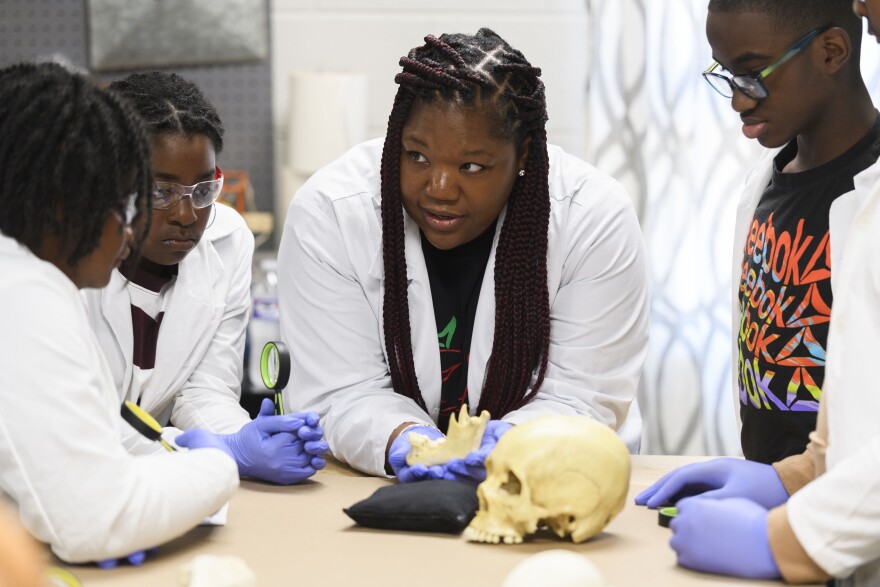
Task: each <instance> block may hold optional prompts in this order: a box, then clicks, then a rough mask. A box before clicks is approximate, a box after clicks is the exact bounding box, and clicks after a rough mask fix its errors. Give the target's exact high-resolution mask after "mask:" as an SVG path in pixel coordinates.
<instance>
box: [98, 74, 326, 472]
mask: <svg viewBox="0 0 880 587" xmlns="http://www.w3.org/2000/svg"><path fill="white" fill-rule="evenodd" d="M110 88H111V89H113V90H116V91H117V92H119V93H120V94H121V95H122V96H123V97H124V98H126V99H128V101H129V102H130V103H131V104H133V105H134V108H135V110H136V111H137V112H138V113H139V114H140V115H141V117H142V118H143V119H144V121H145V122H146V123H147V130H148V132H149V137H150V146H151V153H152V171H153V176H154V177H155V179H156V181H155V183H154V184H153V186H152V190H151V196H152V197H151V200H150V208H151V220H152V222H151V224H150V230H149V232H148V233H147V235H146V237H145V239H144V245H143V247H142V249H141V255H140V257H139V258H138V259H137V260H136V261H133V262H125V263H123V264H122V266H121V267H120V268H119V270H118V271H114V272H113V275H112V277H111V279H110V284H109V286H108V287H107V288H105V289H103V290H91V291H90V292H88V293H87V298H88V305H89V318H90V320H91V323H92V327H93V329H94V330H95V333H96V334H97V336H98V341H99V342H100V343H101V346H102V348H103V350H104V354H105V355H106V356H107V360H108V362H109V363H110V370H111V372H112V373H113V378H114V380H115V382H116V389H117V390H118V392H119V395H120V400H130V401H133V402H135V403H137V404H138V405H140V407H141V408H142V409H144V410H146V411H147V412H149V413H150V414H152V415H153V416H154V417H155V418H156V419H157V420H158V421H159V422H160V423H161V424H163V425H166V424H171V426H168V427H167V428H166V430H165V434H166V436H167V437H169V438H170V437H174V436H175V435H177V434H178V433H179V431H180V430H186V432H184V433H183V434H180V435H179V436H176V442H177V443H178V444H179V445H181V446H188V445H189V443H190V442H191V441H192V439H193V437H194V436H195V435H207V434H217V435H218V439H219V440H222V441H223V442H224V443H225V444H226V445H227V446H228V448H229V450H230V453H231V454H232V455H233V456H234V457H235V461H236V463H237V464H238V469H239V473H240V474H241V475H242V476H247V477H255V478H259V479H263V480H266V481H271V482H273V483H279V484H284V485H288V484H292V483H298V482H300V481H302V480H303V479H306V478H308V477H311V476H312V475H314V474H315V472H316V471H317V470H318V469H321V468H323V467H324V464H325V463H324V459H323V458H322V457H321V455H323V454H324V453H325V452H326V451H327V443H325V442H324V441H323V440H321V436H322V434H323V432H322V431H321V429H320V427H319V426H318V415H317V414H287V415H283V416H275V415H273V413H274V404H273V402H272V401H271V400H269V399H264V400H263V405H262V406H261V409H260V413H259V415H258V416H257V418H256V419H254V420H251V419H250V417H249V416H248V413H247V412H246V411H245V410H244V409H243V408H242V407H241V405H239V398H240V395H241V377H242V370H243V364H244V362H243V354H244V337H245V330H246V328H247V321H248V314H249V311H250V285H251V257H252V256H253V252H254V237H253V234H251V231H250V230H249V229H248V227H247V225H246V224H245V222H244V219H243V218H242V217H241V216H240V215H239V214H238V213H237V212H236V211H235V210H233V209H232V208H230V207H228V206H223V205H220V204H215V203H214V202H215V200H216V199H217V197H218V196H219V195H220V190H221V188H222V185H223V176H222V172H221V171H220V168H219V167H218V166H217V155H218V154H219V153H220V151H222V149H223V133H224V128H223V124H222V122H221V120H220V116H219V115H218V114H217V110H216V109H215V108H214V106H213V105H212V104H211V103H210V102H209V101H208V99H207V98H205V96H204V94H203V93H202V92H201V90H200V89H199V88H198V86H196V85H195V84H194V83H192V82H190V81H188V80H186V79H184V78H182V77H180V76H179V75H176V74H170V73H165V72H159V71H151V72H145V73H135V74H131V75H129V76H128V77H126V78H125V79H122V80H118V81H115V82H113V83H112V84H110Z"/></svg>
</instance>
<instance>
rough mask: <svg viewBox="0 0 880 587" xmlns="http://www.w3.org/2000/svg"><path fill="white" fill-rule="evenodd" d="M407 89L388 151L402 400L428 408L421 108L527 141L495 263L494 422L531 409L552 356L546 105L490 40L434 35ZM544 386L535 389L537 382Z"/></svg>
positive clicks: (392, 344) (395, 362)
mask: <svg viewBox="0 0 880 587" xmlns="http://www.w3.org/2000/svg"><path fill="white" fill-rule="evenodd" d="M400 65H401V66H402V67H403V71H402V72H401V73H398V74H397V76H396V77H395V78H394V81H395V82H397V83H398V84H399V85H400V87H399V88H398V90H397V95H396V97H395V98H394V106H393V108H392V110H391V115H390V116H389V118H388V131H387V134H386V136H385V146H384V150H383V152H382V169H381V176H382V250H383V259H384V266H385V297H384V300H383V321H384V333H385V348H386V353H387V355H388V360H389V370H390V373H391V380H392V384H393V386H394V389H395V391H397V392H398V393H400V394H402V395H405V396H407V397H409V398H411V399H413V400H414V401H415V402H416V403H417V404H418V405H420V406H421V407H422V408H423V409H424V408H425V402H424V399H423V398H422V395H421V391H420V389H419V384H418V380H417V379H416V375H415V366H414V363H413V356H412V337H411V333H410V322H409V302H408V296H407V279H406V257H405V254H404V237H403V205H402V200H401V195H400V154H401V132H402V130H403V127H404V125H405V124H406V122H407V120H408V118H409V114H410V111H411V109H412V106H413V104H414V102H415V101H417V100H418V101H421V102H426V103H435V102H437V101H443V102H453V103H455V104H458V105H464V106H473V107H481V106H483V105H488V106H490V110H491V111H494V112H495V113H497V125H496V127H497V130H498V132H499V133H500V134H501V135H502V136H504V137H507V138H510V139H511V140H512V141H515V142H516V144H517V146H518V147H519V146H521V145H522V141H523V140H524V139H525V138H526V137H529V138H530V139H531V143H530V145H529V153H528V158H527V160H526V164H525V171H526V173H525V175H524V176H523V177H518V178H517V179H516V182H515V184H514V187H513V190H512V191H511V194H510V196H509V198H508V201H507V213H506V216H505V218H504V223H503V225H502V227H501V233H500V236H499V240H498V247H497V251H496V256H495V306H496V310H495V330H494V339H493V343H492V354H491V356H490V358H489V363H488V366H487V370H486V379H485V383H484V385H483V390H482V394H481V397H480V405H479V406H478V410H483V409H486V410H488V411H489V412H490V413H491V414H492V417H493V418H500V417H501V416H503V415H504V414H506V413H507V412H510V411H512V410H515V409H517V408H518V407H521V406H522V405H524V404H525V403H527V402H528V401H529V400H530V399H531V398H532V397H533V396H534V395H535V394H536V393H537V392H538V390H539V388H540V387H541V383H542V382H543V380H544V373H545V371H546V369H547V357H548V352H549V347H550V303H549V295H548V292H547V230H548V226H549V220H550V195H549V180H548V174H549V160H548V155H547V132H546V129H545V123H546V121H547V104H546V100H545V96H544V84H543V82H541V80H540V79H539V76H540V75H541V70H540V69H538V68H536V67H532V65H531V64H530V63H529V62H528V61H527V60H526V58H525V57H524V56H523V54H522V53H520V52H519V51H517V50H516V49H514V48H512V47H511V46H510V45H509V44H507V42H505V41H504V39H502V38H501V37H499V36H498V35H497V34H495V33H494V32H493V31H491V30H489V29H487V28H483V29H480V30H479V32H477V34H476V35H462V34H448V35H442V36H441V37H440V38H439V39H438V38H436V37H434V36H432V35H429V36H427V37H425V45H423V46H420V47H416V48H414V49H412V50H411V51H410V52H409V55H408V56H407V57H402V58H401V59H400ZM536 370H537V378H536V380H535V383H534V385H532V386H531V390H529V385H530V384H531V380H532V376H533V373H534V372H535V371H536Z"/></svg>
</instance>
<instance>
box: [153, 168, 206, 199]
mask: <svg viewBox="0 0 880 587" xmlns="http://www.w3.org/2000/svg"><path fill="white" fill-rule="evenodd" d="M222 191H223V172H222V171H220V168H219V167H215V173H214V179H211V180H209V181H200V182H199V183H197V184H195V185H180V184H179V183H172V182H167V181H157V182H154V183H153V202H152V203H153V208H154V209H156V210H168V209H169V208H171V207H172V206H174V205H175V204H177V203H178V202H179V201H180V200H182V199H183V198H186V197H189V198H190V201H191V202H192V206H193V208H196V209H199V208H206V207H208V206H210V205H211V204H213V203H214V202H215V201H216V200H217V198H218V197H219V196H220V192H222Z"/></svg>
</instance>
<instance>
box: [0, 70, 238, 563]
mask: <svg viewBox="0 0 880 587" xmlns="http://www.w3.org/2000/svg"><path fill="white" fill-rule="evenodd" d="M0 129H2V132H0V274H2V275H3V280H2V281H0V305H2V307H3V308H5V309H6V311H5V312H4V314H3V326H2V328H0V374H2V375H0V376H2V382H0V498H2V497H3V496H4V494H5V496H8V497H9V498H10V499H11V501H12V502H13V503H14V504H15V506H16V507H17V509H18V513H19V516H20V518H21V520H22V522H23V525H24V526H25V528H26V529H27V530H28V531H29V532H30V533H31V534H33V535H34V536H35V537H36V538H37V539H39V540H40V541H42V542H46V543H48V544H50V545H51V547H52V550H53V551H54V552H55V554H57V555H58V556H59V557H60V558H62V559H64V560H66V561H70V562H87V561H95V560H102V559H107V558H109V557H119V556H124V555H128V554H130V553H132V552H135V551H141V550H142V549H145V548H149V547H153V546H156V545H157V544H160V543H163V542H166V541H168V540H170V539H172V538H175V537H177V536H179V535H181V534H183V533H184V532H186V531H188V530H189V529H191V528H193V527H194V526H195V525H196V524H198V523H199V522H200V521H201V520H202V519H204V518H205V516H207V515H210V514H211V513H212V512H214V511H216V510H217V509H218V508H219V507H220V506H221V505H223V503H224V502H226V501H227V500H228V499H229V498H230V496H231V495H232V493H233V492H234V491H235V489H236V488H237V486H238V475H237V472H236V467H235V463H234V461H233V460H232V458H230V455H229V454H228V449H227V448H225V447H224V446H222V443H220V442H217V441H216V440H215V439H212V438H210V437H204V438H199V439H198V441H197V442H193V443H191V444H190V448H204V449H205V450H191V451H188V452H179V453H174V454H171V453H166V452H164V451H163V452H161V453H160V454H155V455H151V456H149V457H145V456H134V455H133V454H132V452H135V453H137V452H146V451H149V450H150V449H151V445H152V443H150V442H149V441H148V440H146V439H145V438H143V437H141V436H140V435H139V434H138V433H137V432H135V430H134V429H133V428H131V427H130V426H129V425H128V424H125V423H124V422H123V421H122V419H121V418H120V416H119V398H118V396H117V392H116V388H115V386H114V384H113V377H112V375H111V373H110V369H109V367H108V365H107V362H106V360H105V359H104V356H103V353H102V352H101V348H100V345H99V344H98V341H97V340H96V338H95V335H94V333H93V332H92V330H91V329H90V328H89V322H88V318H87V316H86V311H85V308H84V306H83V303H82V299H81V297H80V294H79V290H80V289H82V288H100V287H104V286H105V285H107V282H108V281H109V280H110V275H111V273H112V272H113V271H114V269H115V267H117V266H118V265H119V264H120V263H121V262H123V260H125V259H126V256H128V255H129V252H130V251H131V250H132V249H134V251H133V252H132V254H131V256H133V257H136V256H137V249H138V247H139V246H140V243H141V241H142V240H143V234H144V233H145V232H147V231H148V230H149V227H150V219H149V215H148V214H147V206H148V198H149V193H150V186H151V183H152V174H151V173H150V167H149V143H148V141H147V135H146V133H145V131H144V128H143V125H142V123H141V121H140V119H139V117H138V116H137V114H136V113H135V112H134V110H133V109H132V108H131V107H130V106H129V105H128V104H127V103H126V102H125V101H124V100H122V99H121V98H120V97H119V96H118V95H117V94H116V93H115V92H112V91H109V90H104V89H100V88H98V87H97V86H96V85H95V84H94V83H93V82H91V81H90V80H88V79H87V78H85V77H83V76H81V75H77V74H72V73H70V72H68V71H66V70H65V69H64V68H62V67H60V66H58V65H54V64H41V65H32V64H21V65H14V66H11V67H8V68H5V69H0ZM126 447H131V448H132V452H129V451H127V450H126ZM132 560H133V561H139V560H143V553H142V552H141V553H140V554H139V556H138V557H136V558H133V559H132Z"/></svg>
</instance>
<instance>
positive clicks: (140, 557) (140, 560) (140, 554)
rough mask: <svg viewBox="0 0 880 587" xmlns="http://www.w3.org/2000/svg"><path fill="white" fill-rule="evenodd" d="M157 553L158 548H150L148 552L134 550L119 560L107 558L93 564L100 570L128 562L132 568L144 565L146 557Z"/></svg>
mask: <svg viewBox="0 0 880 587" xmlns="http://www.w3.org/2000/svg"><path fill="white" fill-rule="evenodd" d="M157 552H159V548H158V547H156V548H150V549H148V550H136V551H135V552H133V553H131V554H130V555H128V556H125V557H121V558H108V559H106V560H102V561H98V562H97V563H95V564H96V565H98V566H99V567H100V568H102V569H115V568H116V567H117V566H119V561H128V564H130V565H132V566H133V567H139V566H141V565H142V564H144V561H145V560H146V559H147V555H150V556H152V555H154V554H156V553H157Z"/></svg>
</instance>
